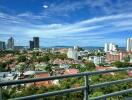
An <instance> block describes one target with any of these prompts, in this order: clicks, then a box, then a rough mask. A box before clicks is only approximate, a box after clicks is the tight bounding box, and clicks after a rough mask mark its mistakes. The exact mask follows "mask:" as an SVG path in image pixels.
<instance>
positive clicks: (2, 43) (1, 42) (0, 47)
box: [0, 41, 5, 50]
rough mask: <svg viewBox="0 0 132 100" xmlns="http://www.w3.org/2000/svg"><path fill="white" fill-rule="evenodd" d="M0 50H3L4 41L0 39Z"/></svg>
mask: <svg viewBox="0 0 132 100" xmlns="http://www.w3.org/2000/svg"><path fill="white" fill-rule="evenodd" d="M0 50H5V42H3V41H0Z"/></svg>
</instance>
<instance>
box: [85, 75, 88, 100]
mask: <svg viewBox="0 0 132 100" xmlns="http://www.w3.org/2000/svg"><path fill="white" fill-rule="evenodd" d="M84 78H85V87H86V89H85V90H84V100H88V95H89V94H88V91H89V82H88V81H89V80H88V75H86V76H84Z"/></svg>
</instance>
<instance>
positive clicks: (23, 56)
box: [17, 55, 27, 62]
mask: <svg viewBox="0 0 132 100" xmlns="http://www.w3.org/2000/svg"><path fill="white" fill-rule="evenodd" d="M17 60H18V62H25V61H26V60H27V58H26V56H25V55H20V56H19V57H18V59H17Z"/></svg>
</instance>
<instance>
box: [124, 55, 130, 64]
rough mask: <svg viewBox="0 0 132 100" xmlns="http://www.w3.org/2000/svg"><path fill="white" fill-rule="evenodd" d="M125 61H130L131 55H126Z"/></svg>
mask: <svg viewBox="0 0 132 100" xmlns="http://www.w3.org/2000/svg"><path fill="white" fill-rule="evenodd" d="M124 62H127V63H128V62H130V56H129V55H127V56H126V57H124Z"/></svg>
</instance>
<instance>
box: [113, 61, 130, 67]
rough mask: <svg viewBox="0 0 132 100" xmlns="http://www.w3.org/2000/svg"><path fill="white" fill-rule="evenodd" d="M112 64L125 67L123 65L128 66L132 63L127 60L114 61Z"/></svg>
mask: <svg viewBox="0 0 132 100" xmlns="http://www.w3.org/2000/svg"><path fill="white" fill-rule="evenodd" d="M112 65H114V66H115V67H118V68H123V67H128V66H129V65H130V64H129V63H127V62H120V61H115V62H113V63H112Z"/></svg>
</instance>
